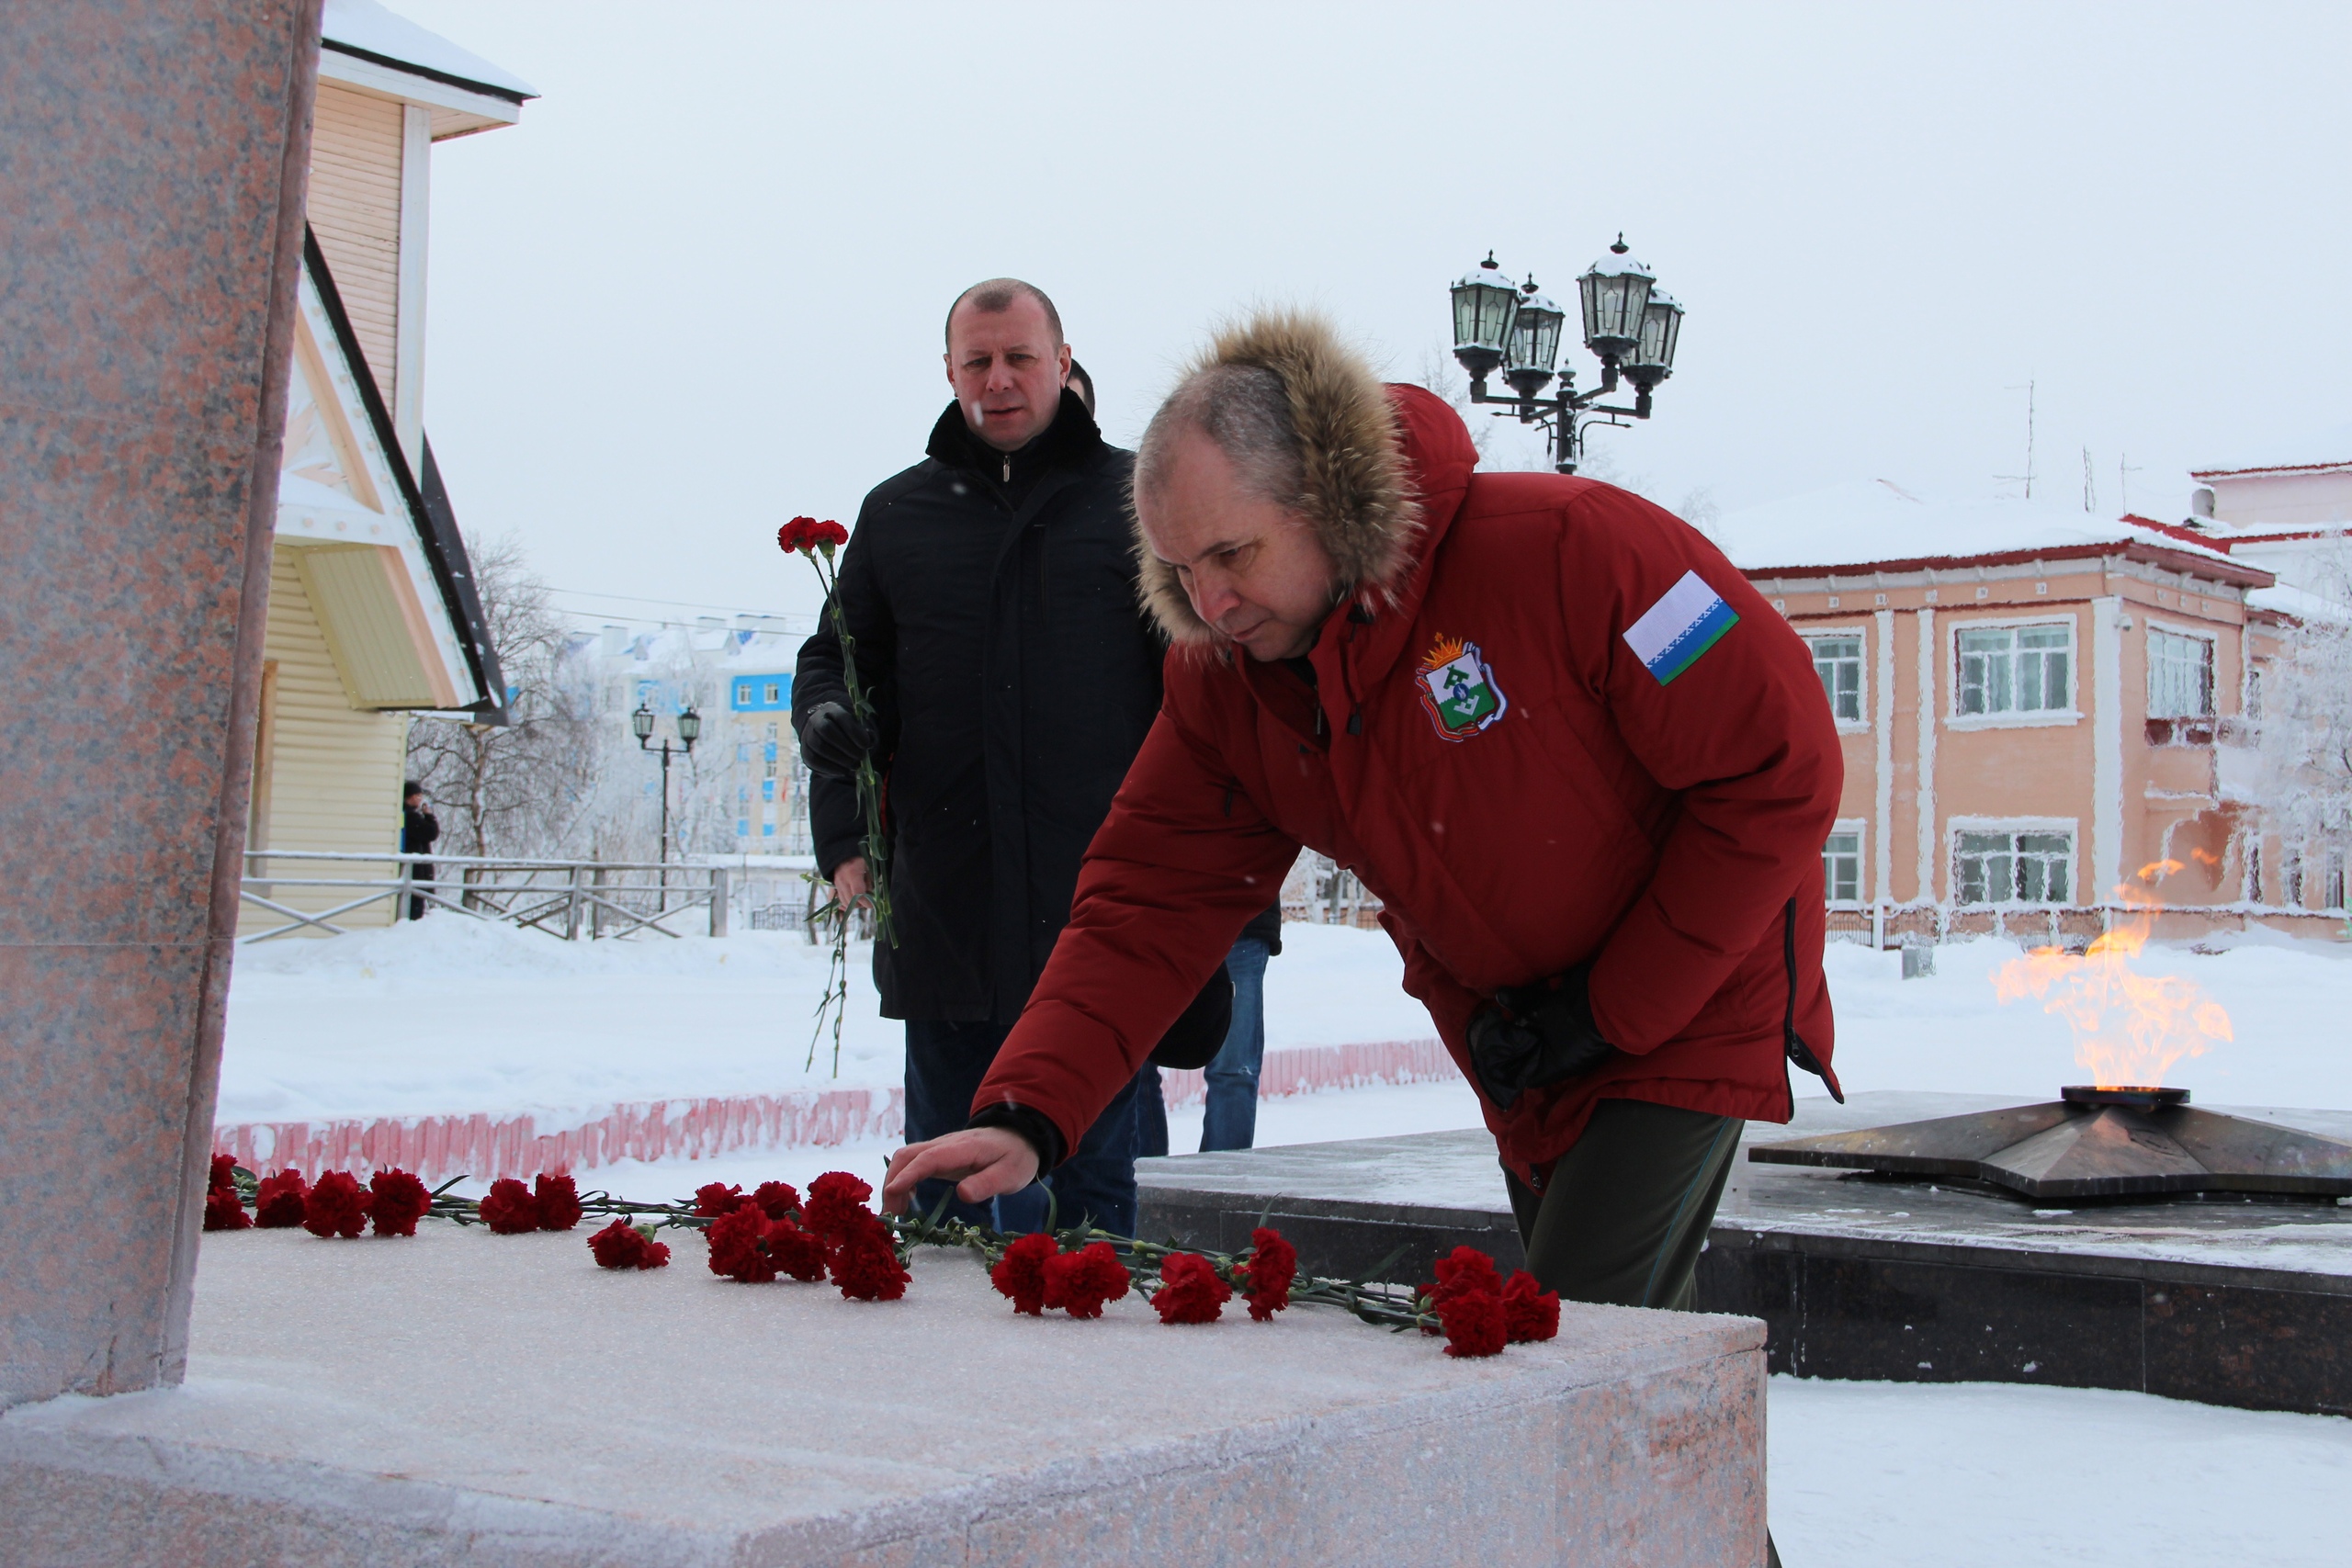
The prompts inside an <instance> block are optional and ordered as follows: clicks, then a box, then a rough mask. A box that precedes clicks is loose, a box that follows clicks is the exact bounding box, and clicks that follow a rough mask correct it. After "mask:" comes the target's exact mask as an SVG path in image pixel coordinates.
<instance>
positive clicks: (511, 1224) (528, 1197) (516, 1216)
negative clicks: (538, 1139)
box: [476, 1171, 587, 1235]
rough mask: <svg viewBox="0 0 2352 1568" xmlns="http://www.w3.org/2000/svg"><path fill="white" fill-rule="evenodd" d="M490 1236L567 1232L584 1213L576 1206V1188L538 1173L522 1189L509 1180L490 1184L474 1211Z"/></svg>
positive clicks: (565, 1179) (569, 1181)
mask: <svg viewBox="0 0 2352 1568" xmlns="http://www.w3.org/2000/svg"><path fill="white" fill-rule="evenodd" d="M476 1212H477V1213H478V1214H479V1215H480V1217H481V1223H482V1224H486V1225H488V1226H489V1227H490V1229H491V1234H492V1235H528V1234H529V1233H531V1232H532V1231H568V1230H570V1229H571V1227H572V1226H574V1225H576V1224H579V1223H580V1216H581V1215H582V1214H583V1213H586V1212H587V1211H585V1210H584V1209H582V1207H581V1205H580V1187H579V1184H578V1183H577V1182H575V1181H573V1180H572V1179H571V1177H569V1176H549V1175H548V1174H547V1173H546V1172H545V1171H541V1172H540V1173H539V1174H538V1175H537V1176H536V1177H534V1178H532V1179H531V1185H530V1186H528V1187H526V1186H524V1185H523V1183H522V1182H520V1181H519V1180H517V1179H515V1178H514V1177H511V1176H503V1177H501V1178H499V1179H497V1180H496V1181H493V1182H492V1183H491V1184H490V1190H489V1191H487V1192H485V1193H483V1194H482V1198H481V1204H480V1205H479V1207H478V1209H477V1211H476Z"/></svg>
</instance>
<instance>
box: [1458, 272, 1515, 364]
mask: <svg viewBox="0 0 2352 1568" xmlns="http://www.w3.org/2000/svg"><path fill="white" fill-rule="evenodd" d="M1518 306H1519V289H1518V288H1517V286H1516V285H1514V284H1513V283H1512V282H1511V280H1510V278H1508V277H1505V276H1503V275H1502V274H1501V273H1499V272H1490V271H1487V270H1486V269H1485V268H1483V267H1482V268H1480V269H1479V270H1477V271H1475V272H1473V273H1471V274H1470V275H1469V276H1466V277H1464V279H1463V280H1462V281H1461V282H1459V283H1457V284H1455V285H1454V286H1453V344H1454V346H1455V347H1456V348H1488V349H1493V350H1495V351H1496V352H1497V353H1500V352H1501V351H1502V348H1503V345H1504V342H1505V339H1506V338H1507V337H1508V336H1509V335H1510V325H1511V318H1512V317H1513V316H1515V315H1516V314H1517V313H1518Z"/></svg>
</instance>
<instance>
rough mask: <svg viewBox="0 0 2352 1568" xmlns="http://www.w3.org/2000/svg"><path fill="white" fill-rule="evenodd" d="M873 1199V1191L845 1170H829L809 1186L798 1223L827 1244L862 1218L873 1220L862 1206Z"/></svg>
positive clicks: (838, 1237) (847, 1232)
mask: <svg viewBox="0 0 2352 1568" xmlns="http://www.w3.org/2000/svg"><path fill="white" fill-rule="evenodd" d="M873 1196H874V1189H873V1188H871V1187H868V1186H867V1185H866V1184H865V1182H863V1181H860V1180H859V1179H857V1178H856V1177H854V1176H852V1175H851V1174H850V1173H849V1172H848V1171H845V1170H829V1171H827V1172H825V1174H824V1175H822V1176H820V1177H819V1178H817V1179H816V1180H814V1181H812V1182H810V1183H809V1201H808V1204H807V1206H806V1207H805V1208H804V1209H803V1210H802V1212H801V1216H800V1223H801V1224H804V1225H806V1226H808V1227H809V1229H810V1230H812V1231H814V1232H816V1233H817V1235H820V1236H823V1237H824V1238H825V1239H826V1240H827V1241H839V1240H840V1239H841V1238H842V1236H844V1235H848V1234H849V1233H850V1231H851V1229H852V1227H854V1226H855V1225H856V1224H858V1222H859V1221H860V1220H861V1219H865V1220H870V1219H872V1218H873V1217H874V1212H873V1211H872V1210H871V1209H868V1208H867V1207H866V1206H865V1201H866V1200H867V1199H868V1198H871V1197H873Z"/></svg>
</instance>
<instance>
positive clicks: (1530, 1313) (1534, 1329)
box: [1503, 1269, 1560, 1345]
mask: <svg viewBox="0 0 2352 1568" xmlns="http://www.w3.org/2000/svg"><path fill="white" fill-rule="evenodd" d="M1503 1332H1504V1335H1505V1337H1508V1338H1509V1339H1510V1342H1511V1343H1512V1344H1514V1345H1525V1344H1527V1343H1529V1342H1530V1341H1531V1340H1536V1339H1549V1338H1551V1337H1553V1336H1555V1335H1556V1334H1558V1333H1559V1332H1560V1292H1557V1291H1547V1290H1545V1289H1544V1286H1543V1284H1542V1282H1541V1281H1539V1280H1537V1279H1536V1278H1535V1276H1534V1275H1532V1274H1531V1273H1529V1272H1528V1271H1527V1270H1526V1269H1513V1270H1512V1271H1511V1277H1510V1280H1509V1281H1508V1282H1507V1283H1506V1284H1505V1285H1504V1286H1503Z"/></svg>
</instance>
